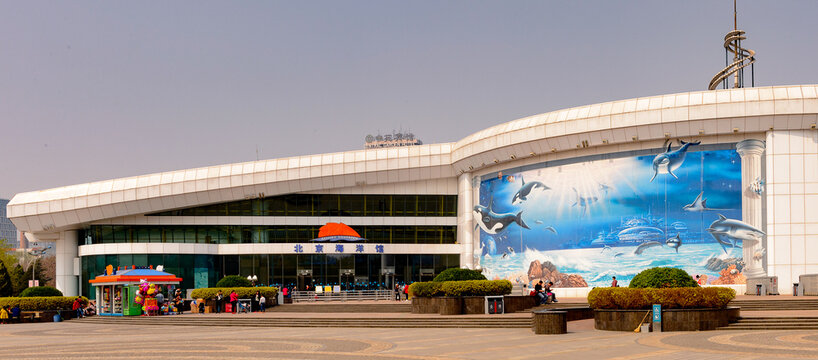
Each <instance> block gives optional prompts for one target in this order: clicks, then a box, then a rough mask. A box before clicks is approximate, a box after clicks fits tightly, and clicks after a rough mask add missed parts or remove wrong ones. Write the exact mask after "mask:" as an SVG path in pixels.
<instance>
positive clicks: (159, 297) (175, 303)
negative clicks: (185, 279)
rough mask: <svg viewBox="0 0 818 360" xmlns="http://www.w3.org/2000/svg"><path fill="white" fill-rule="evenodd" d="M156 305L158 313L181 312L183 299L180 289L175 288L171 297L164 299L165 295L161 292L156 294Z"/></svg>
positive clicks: (183, 303)
mask: <svg viewBox="0 0 818 360" xmlns="http://www.w3.org/2000/svg"><path fill="white" fill-rule="evenodd" d="M156 305H157V306H158V307H159V313H160V314H162V315H172V314H177V315H178V314H182V313H183V312H184V305H185V299H184V298H183V297H182V289H176V291H174V292H173V298H172V299H170V300H169V301H165V295H164V294H162V292H161V291H160V292H158V293H157V294H156Z"/></svg>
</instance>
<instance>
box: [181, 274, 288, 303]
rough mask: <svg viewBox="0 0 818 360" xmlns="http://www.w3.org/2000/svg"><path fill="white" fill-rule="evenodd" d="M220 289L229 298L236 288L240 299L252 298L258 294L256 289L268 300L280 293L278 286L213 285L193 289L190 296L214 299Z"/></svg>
mask: <svg viewBox="0 0 818 360" xmlns="http://www.w3.org/2000/svg"><path fill="white" fill-rule="evenodd" d="M245 280H247V279H245ZM219 290H221V291H222V295H224V298H225V299H228V298H229V296H230V291H234V290H235V291H236V295H238V296H239V299H251V298H252V297H253V296H254V295H256V291H258V292H260V293H261V294H262V295H264V297H266V298H267V301H272V299H273V298H275V297H276V295H277V294H278V288H276V287H263V286H260V287H212V288H201V289H196V290H193V292H192V293H191V294H190V296H191V297H193V298H194V299H205V300H212V299H215V298H216V294H217V293H218V292H219Z"/></svg>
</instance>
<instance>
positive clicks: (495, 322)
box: [78, 315, 531, 328]
mask: <svg viewBox="0 0 818 360" xmlns="http://www.w3.org/2000/svg"><path fill="white" fill-rule="evenodd" d="M78 321H80V322H93V323H97V324H100V323H101V324H132V325H158V326H238V327H358V328H531V318H501V317H498V318H460V319H457V318H440V317H437V318H435V317H424V318H384V317H381V318H355V319H344V318H340V319H339V318H234V319H230V318H224V317H207V316H202V317H199V316H196V315H191V316H160V317H144V316H140V317H104V316H94V317H91V318H86V319H82V320H78Z"/></svg>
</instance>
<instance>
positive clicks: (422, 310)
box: [412, 296, 440, 314]
mask: <svg viewBox="0 0 818 360" xmlns="http://www.w3.org/2000/svg"><path fill="white" fill-rule="evenodd" d="M438 299H439V298H433V297H417V296H416V297H413V298H412V314H437V313H438V312H440V304H439V303H438Z"/></svg>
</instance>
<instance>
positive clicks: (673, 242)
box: [665, 234, 682, 254]
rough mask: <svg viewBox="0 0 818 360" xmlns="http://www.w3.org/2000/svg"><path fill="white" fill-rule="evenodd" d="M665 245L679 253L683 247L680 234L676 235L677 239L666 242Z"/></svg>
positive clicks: (673, 238)
mask: <svg viewBox="0 0 818 360" xmlns="http://www.w3.org/2000/svg"><path fill="white" fill-rule="evenodd" d="M665 245H667V246H668V247H671V248H674V249H676V253H677V254H678V253H679V247H681V246H682V239H681V238H680V237H679V234H676V236H675V237H672V238H670V239H667V240H665Z"/></svg>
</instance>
